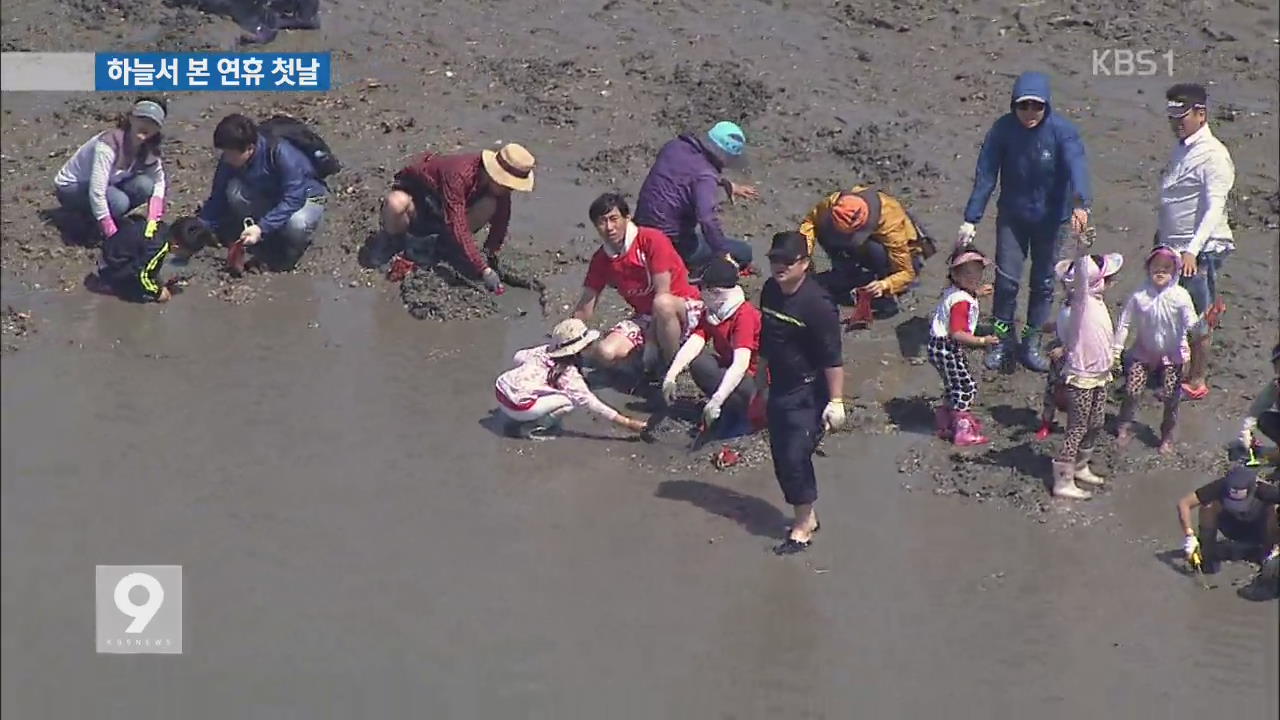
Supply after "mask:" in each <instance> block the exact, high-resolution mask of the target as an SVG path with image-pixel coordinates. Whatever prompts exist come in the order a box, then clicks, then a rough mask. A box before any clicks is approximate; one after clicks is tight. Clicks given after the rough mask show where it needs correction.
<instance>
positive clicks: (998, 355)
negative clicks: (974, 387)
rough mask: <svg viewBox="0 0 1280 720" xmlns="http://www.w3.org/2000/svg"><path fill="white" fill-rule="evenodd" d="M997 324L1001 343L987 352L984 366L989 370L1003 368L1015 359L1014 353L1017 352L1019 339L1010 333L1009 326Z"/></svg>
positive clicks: (983, 362)
mask: <svg viewBox="0 0 1280 720" xmlns="http://www.w3.org/2000/svg"><path fill="white" fill-rule="evenodd" d="M1001 327H1002V325H1001V324H1000V323H997V324H996V337H999V338H1000V344H999V345H996V346H995V347H994V348H992V349H991V351H990V352H988V353H987V357H986V359H984V360H983V361H982V366H983V367H985V368H986V369H988V370H1001V369H1004V368H1005V367H1006V365H1007V364H1008V363H1010V362H1012V361H1013V356H1014V354H1016V353H1017V350H1018V348H1017V341H1016V340H1015V339H1014V337H1013V335H1011V334H1010V333H1009V327H1008V326H1007V325H1004V326H1003V328H1004V329H1003V330H1001Z"/></svg>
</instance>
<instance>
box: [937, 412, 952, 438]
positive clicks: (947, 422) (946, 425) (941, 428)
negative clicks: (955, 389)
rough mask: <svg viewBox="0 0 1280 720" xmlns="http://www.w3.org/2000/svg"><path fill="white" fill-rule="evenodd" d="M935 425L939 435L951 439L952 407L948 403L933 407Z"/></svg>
mask: <svg viewBox="0 0 1280 720" xmlns="http://www.w3.org/2000/svg"><path fill="white" fill-rule="evenodd" d="M933 426H934V428H935V429H936V430H937V433H938V437H940V438H942V439H943V440H950V439H951V408H949V407H947V406H946V405H939V406H938V407H936V408H934V409H933Z"/></svg>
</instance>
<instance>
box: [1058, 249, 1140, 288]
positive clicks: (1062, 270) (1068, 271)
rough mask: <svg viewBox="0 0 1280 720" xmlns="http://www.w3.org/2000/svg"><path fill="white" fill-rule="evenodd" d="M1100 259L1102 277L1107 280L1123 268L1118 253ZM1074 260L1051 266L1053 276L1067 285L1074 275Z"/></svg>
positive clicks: (1120, 256)
mask: <svg viewBox="0 0 1280 720" xmlns="http://www.w3.org/2000/svg"><path fill="white" fill-rule="evenodd" d="M1100 257H1101V258H1102V277H1104V278H1109V277H1111V276H1112V275H1115V274H1116V273H1118V272H1120V268H1122V267H1124V256H1123V255H1121V254H1120V253H1107V254H1106V255H1101V256H1100ZM1075 263H1076V261H1075V260H1063V261H1061V262H1059V263H1058V264H1057V265H1054V266H1053V274H1054V275H1057V276H1058V280H1060V281H1062V282H1064V283H1069V282H1071V278H1072V277H1073V276H1074V275H1075Z"/></svg>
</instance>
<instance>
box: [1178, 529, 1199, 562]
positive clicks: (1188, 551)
mask: <svg viewBox="0 0 1280 720" xmlns="http://www.w3.org/2000/svg"><path fill="white" fill-rule="evenodd" d="M1199 549H1200V539H1199V538H1197V537H1196V536H1195V535H1188V536H1186V537H1185V538H1183V539H1182V554H1183V555H1186V556H1187V559H1188V560H1190V559H1191V556H1192V555H1195V554H1196V551H1197V550H1199Z"/></svg>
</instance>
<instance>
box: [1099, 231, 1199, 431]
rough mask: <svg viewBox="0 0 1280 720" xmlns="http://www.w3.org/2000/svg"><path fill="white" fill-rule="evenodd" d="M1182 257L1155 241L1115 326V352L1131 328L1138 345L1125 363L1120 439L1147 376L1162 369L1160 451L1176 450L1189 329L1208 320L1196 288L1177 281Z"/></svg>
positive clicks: (1188, 355) (1130, 422) (1119, 350)
mask: <svg viewBox="0 0 1280 720" xmlns="http://www.w3.org/2000/svg"><path fill="white" fill-rule="evenodd" d="M1181 271H1182V258H1181V256H1180V255H1179V254H1178V253H1177V252H1175V251H1174V250H1173V249H1172V248H1169V247H1166V246H1164V245H1161V246H1158V247H1156V248H1155V249H1154V250H1152V251H1151V254H1149V255H1147V282H1146V283H1145V284H1144V285H1143V286H1142V287H1141V288H1139V289H1138V291H1137V292H1135V293H1134V294H1133V295H1132V296H1131V297H1130V298H1129V301H1128V302H1126V303H1125V305H1124V310H1123V311H1121V313H1120V324H1119V325H1117V326H1116V333H1115V339H1114V341H1113V343H1112V346H1113V347H1112V354H1113V356H1114V358H1115V359H1117V360H1118V359H1119V358H1120V355H1121V353H1123V352H1124V349H1125V342H1126V341H1127V340H1128V338H1129V330H1130V329H1131V328H1132V330H1133V341H1134V342H1133V347H1132V348H1130V349H1129V354H1128V357H1127V358H1126V364H1125V396H1124V401H1123V402H1122V403H1121V405H1120V422H1119V427H1118V428H1117V429H1116V441H1117V443H1118V444H1120V445H1122V446H1123V445H1126V444H1127V443H1128V442H1129V440H1130V438H1131V437H1132V433H1131V430H1130V428H1131V427H1132V425H1133V415H1134V410H1135V409H1136V406H1137V404H1138V398H1139V397H1140V396H1141V395H1142V391H1143V390H1144V389H1145V388H1146V385H1147V377H1148V376H1150V375H1156V374H1158V375H1159V376H1160V380H1161V384H1162V385H1163V386H1164V397H1163V400H1164V418H1163V420H1162V422H1161V423H1160V452H1161V453H1162V454H1168V453H1171V452H1173V434H1174V429H1175V427H1176V426H1177V422H1178V401H1179V400H1180V399H1181V398H1182V392H1181V391H1180V388H1181V385H1182V368H1183V365H1184V364H1185V363H1186V362H1187V361H1188V360H1189V359H1190V358H1191V348H1190V346H1189V345H1188V343H1187V335H1188V334H1189V333H1191V332H1193V331H1198V330H1199V328H1200V327H1201V326H1203V325H1204V323H1203V321H1202V319H1201V318H1200V317H1199V316H1198V315H1197V314H1196V309H1195V305H1194V304H1192V301H1191V294H1190V293H1188V292H1187V291H1186V289H1185V288H1183V287H1182V286H1181V285H1179V284H1178V282H1177V279H1178V277H1179V275H1181Z"/></svg>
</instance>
